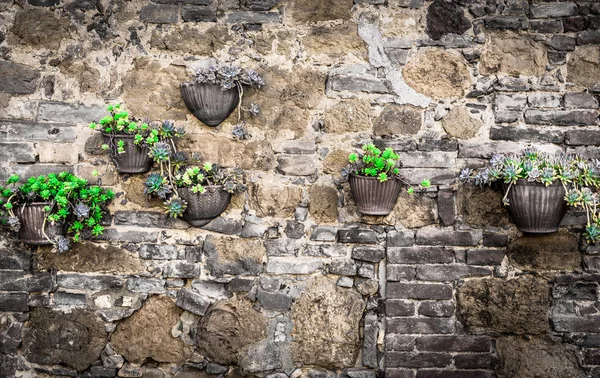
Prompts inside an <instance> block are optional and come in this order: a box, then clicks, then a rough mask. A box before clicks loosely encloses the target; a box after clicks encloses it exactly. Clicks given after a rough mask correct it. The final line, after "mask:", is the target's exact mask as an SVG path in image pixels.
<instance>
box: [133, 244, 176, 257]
mask: <svg viewBox="0 0 600 378" xmlns="http://www.w3.org/2000/svg"><path fill="white" fill-rule="evenodd" d="M178 257H179V249H178V248H177V246H175V245H170V244H145V245H143V246H142V247H141V248H140V258H141V259H145V260H177V258H178Z"/></svg>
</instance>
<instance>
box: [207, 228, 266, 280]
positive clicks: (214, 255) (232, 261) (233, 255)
mask: <svg viewBox="0 0 600 378" xmlns="http://www.w3.org/2000/svg"><path fill="white" fill-rule="evenodd" d="M204 253H205V256H206V266H207V268H208V270H209V271H210V272H211V274H212V275H214V276H216V277H221V276H223V275H225V274H233V275H258V274H260V272H262V270H263V260H264V257H265V255H266V249H265V247H264V246H263V243H262V240H259V239H240V238H233V237H213V236H207V237H206V240H205V241H204Z"/></svg>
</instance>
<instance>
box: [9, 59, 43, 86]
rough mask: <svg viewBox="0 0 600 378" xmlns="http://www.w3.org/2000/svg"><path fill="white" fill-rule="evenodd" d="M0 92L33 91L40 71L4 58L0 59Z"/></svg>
mask: <svg viewBox="0 0 600 378" xmlns="http://www.w3.org/2000/svg"><path fill="white" fill-rule="evenodd" d="M0 78H2V86H1V87H0V92H4V93H13V94H30V93H33V92H35V90H36V87H37V82H38V80H39V78H40V73H39V72H38V70H36V69H35V68H33V67H29V66H26V65H24V64H20V63H14V62H10V61H6V60H0Z"/></svg>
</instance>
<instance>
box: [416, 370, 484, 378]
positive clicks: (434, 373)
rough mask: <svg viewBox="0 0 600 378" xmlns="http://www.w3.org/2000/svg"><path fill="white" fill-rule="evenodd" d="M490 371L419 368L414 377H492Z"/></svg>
mask: <svg viewBox="0 0 600 378" xmlns="http://www.w3.org/2000/svg"><path fill="white" fill-rule="evenodd" d="M494 376H495V375H494V373H493V372H491V371H483V370H419V371H418V372H417V375H416V378H493V377H494Z"/></svg>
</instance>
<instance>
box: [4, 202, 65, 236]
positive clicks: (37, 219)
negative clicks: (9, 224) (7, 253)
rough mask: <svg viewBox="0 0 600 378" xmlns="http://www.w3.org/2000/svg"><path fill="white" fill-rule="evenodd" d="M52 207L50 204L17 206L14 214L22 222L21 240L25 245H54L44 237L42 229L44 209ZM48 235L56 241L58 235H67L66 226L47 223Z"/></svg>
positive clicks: (39, 203)
mask: <svg viewBox="0 0 600 378" xmlns="http://www.w3.org/2000/svg"><path fill="white" fill-rule="evenodd" d="M46 206H51V203H49V202H38V203H30V204H27V205H25V206H22V205H21V206H15V208H14V210H13V211H14V213H15V216H17V218H19V221H20V222H21V228H20V229H19V239H20V240H21V241H23V242H24V243H27V244H31V245H49V244H52V243H51V242H50V241H49V240H48V239H46V238H45V237H44V233H43V232H42V227H43V226H44V218H45V214H44V211H43V209H44V207H46ZM44 230H45V231H46V235H47V236H48V238H50V240H54V237H55V236H57V235H64V234H65V227H64V224H51V223H50V222H46V226H45V229H44Z"/></svg>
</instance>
